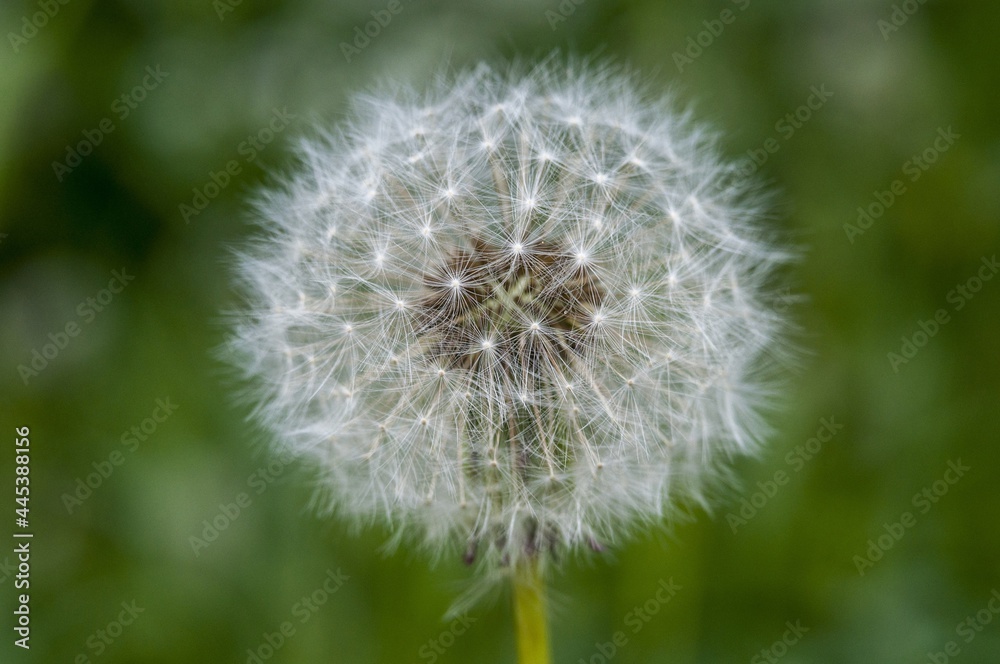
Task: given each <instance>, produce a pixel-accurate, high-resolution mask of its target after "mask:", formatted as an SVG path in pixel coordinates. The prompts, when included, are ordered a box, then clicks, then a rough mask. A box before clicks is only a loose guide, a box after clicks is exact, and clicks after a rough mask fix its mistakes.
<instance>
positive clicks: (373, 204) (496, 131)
mask: <svg viewBox="0 0 1000 664" xmlns="http://www.w3.org/2000/svg"><path fill="white" fill-rule="evenodd" d="M299 154H300V156H301V166H300V167H299V168H298V169H297V170H296V172H295V173H294V174H292V175H291V176H290V177H288V178H286V179H285V180H284V183H283V186H281V187H279V188H277V189H275V190H270V191H267V192H265V193H263V194H261V196H260V197H259V200H258V204H257V211H258V213H259V217H260V221H261V225H262V227H263V230H264V233H263V236H262V237H260V238H259V239H258V240H256V241H255V243H254V245H253V246H252V247H251V248H250V249H248V250H246V251H244V252H243V253H241V255H240V257H239V268H240V270H239V272H240V276H241V279H242V282H243V284H244V286H245V291H246V294H247V298H248V307H247V310H246V311H245V313H244V314H243V315H242V317H241V318H240V321H239V323H238V325H237V330H236V333H235V335H234V337H233V340H232V348H233V349H234V350H235V351H237V353H238V355H239V360H238V362H239V364H240V366H241V367H243V368H244V369H245V371H246V374H247V375H248V376H249V377H250V378H251V379H252V383H253V385H254V390H255V392H254V397H255V402H256V406H257V407H256V411H255V415H256V418H257V420H258V421H259V422H260V423H261V424H263V425H264V426H265V427H266V428H267V429H268V430H270V431H271V432H273V438H274V440H275V445H276V448H277V449H279V450H281V451H283V452H290V453H292V454H294V455H295V456H297V457H300V458H302V459H305V460H307V461H308V462H309V463H308V465H310V466H311V467H312V468H314V469H315V470H316V472H317V474H318V478H319V484H320V486H321V487H322V488H323V496H324V499H325V502H324V505H325V506H327V507H328V508H329V509H330V510H331V511H335V512H338V513H340V514H341V515H343V516H344V517H345V518H347V519H348V520H352V521H356V522H372V521H381V522H384V523H386V524H388V525H389V526H390V527H391V528H392V529H393V530H394V532H395V533H396V535H397V537H398V538H399V539H400V540H405V541H411V542H414V543H416V544H418V545H421V546H422V547H423V548H425V549H426V550H428V551H429V552H431V554H433V555H435V556H440V555H445V554H454V555H461V556H463V557H464V558H465V560H466V561H467V562H470V563H471V562H473V561H477V562H478V564H479V565H480V566H481V567H482V569H483V570H484V571H485V572H486V573H487V574H493V575H502V573H503V571H509V572H510V573H511V574H512V575H513V576H514V577H515V579H516V583H515V586H516V589H517V590H516V592H515V605H516V607H517V608H518V616H519V630H520V631H521V635H522V637H523V640H522V648H523V652H522V655H523V657H524V661H547V660H546V659H544V655H542V654H538V653H543V652H544V651H546V650H547V645H546V644H545V633H544V622H543V621H542V620H541V618H540V614H541V613H542V612H543V611H544V598H543V597H542V595H541V594H540V588H539V586H540V577H541V574H542V570H544V569H545V568H546V567H547V566H548V565H550V564H551V563H553V562H555V561H556V560H557V559H559V558H560V557H565V555H566V554H571V553H574V552H578V551H584V550H588V549H592V550H601V549H603V548H604V547H606V546H613V545H617V544H619V543H621V542H622V541H624V540H625V539H627V537H628V536H629V534H630V533H632V532H635V531H636V530H639V529H641V528H642V527H644V526H647V525H649V524H653V523H658V522H661V521H662V520H663V519H664V517H665V516H669V515H670V514H671V513H673V512H675V511H676V510H677V508H678V507H682V506H686V505H690V504H695V503H699V502H704V501H705V497H706V495H707V493H706V492H707V491H708V490H709V489H710V488H711V487H712V486H714V485H715V484H716V481H717V480H718V478H719V477H720V476H721V475H722V474H723V472H724V470H723V468H724V462H725V461H727V460H729V459H731V458H732V457H734V456H736V455H741V454H748V453H751V452H753V451H754V450H755V448H756V447H757V445H758V443H759V442H760V439H761V438H762V435H763V434H764V432H765V427H764V425H763V422H762V419H761V416H760V413H761V409H762V406H764V405H766V402H767V400H768V396H769V394H770V390H769V385H770V380H769V378H768V376H770V375H771V371H770V368H771V367H772V366H773V364H774V362H773V358H774V356H775V352H774V351H775V349H776V348H779V349H780V346H781V338H780V337H781V332H782V330H783V326H784V322H783V320H782V317H781V316H780V315H779V314H778V313H776V312H775V311H774V309H773V308H771V307H769V306H768V303H767V297H768V294H769V284H770V282H771V281H772V278H773V272H774V268H775V267H776V266H778V265H780V264H781V263H782V262H784V261H785V260H786V259H787V255H786V253H785V251H784V250H783V249H782V248H780V247H778V246H775V244H774V243H773V241H772V240H771V239H770V238H769V237H768V235H767V234H766V233H765V232H764V230H763V229H762V227H761V224H760V218H761V216H762V205H761V202H760V199H759V197H758V196H756V195H755V194H754V193H753V189H752V188H751V187H750V186H748V185H747V184H745V182H743V181H741V180H740V178H739V177H738V175H737V171H736V168H735V167H734V166H732V165H727V164H726V163H724V162H723V161H722V160H720V158H719V157H718V155H717V151H716V149H715V148H714V146H713V142H712V138H711V136H710V135H709V134H708V133H706V131H705V130H704V129H703V128H701V127H699V126H698V125H696V124H694V123H693V122H692V121H691V119H690V117H689V114H687V113H677V112H676V111H674V110H673V107H672V105H671V103H670V101H669V100H656V99H651V98H650V96H649V95H648V94H646V93H645V92H644V91H643V90H642V88H641V86H639V85H638V84H636V82H635V80H634V77H633V76H631V75H629V74H627V73H624V72H622V71H620V70H615V69H614V68H609V67H606V66H601V65H586V64H580V63H571V64H569V65H565V64H564V65H562V66H560V65H559V64H556V63H554V62H551V61H550V62H547V63H545V64H543V65H540V66H538V67H537V68H535V69H532V70H528V71H524V72H521V73H517V72H510V71H508V72H498V71H495V70H493V69H490V68H488V67H479V68H477V69H475V70H473V71H471V72H467V73H464V74H460V75H458V76H455V77H451V78H449V79H447V80H444V79H442V80H441V81H439V82H438V83H437V84H436V85H435V86H433V87H432V89H430V90H429V91H427V92H423V93H418V92H415V91H412V90H406V89H394V90H384V91H381V92H378V93H373V94H371V95H369V96H364V97H361V98H359V99H357V100H356V104H355V107H354V110H353V112H352V113H351V115H350V117H349V119H348V120H347V121H346V122H344V123H343V125H342V127H341V128H340V130H339V131H338V132H337V133H333V134H324V135H323V136H321V137H320V138H313V139H309V140H305V141H304V142H302V144H301V147H300V151H299ZM539 625H541V626H539ZM532 639H535V640H532ZM532 653H535V654H534V655H533V654H532ZM532 657H535V659H532Z"/></svg>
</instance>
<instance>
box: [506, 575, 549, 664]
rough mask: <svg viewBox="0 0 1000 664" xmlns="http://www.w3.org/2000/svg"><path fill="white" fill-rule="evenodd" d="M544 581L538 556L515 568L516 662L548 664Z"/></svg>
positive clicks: (547, 631) (547, 630) (547, 626)
mask: <svg viewBox="0 0 1000 664" xmlns="http://www.w3.org/2000/svg"><path fill="white" fill-rule="evenodd" d="M545 605H546V602H545V581H544V580H543V579H542V574H541V570H540V569H539V565H538V559H537V558H534V557H532V558H530V559H528V560H527V561H524V562H521V563H518V565H517V567H516V569H515V571H514V623H515V629H516V630H517V661H518V663H519V664H551V662H552V658H551V655H550V652H549V624H548V616H547V614H546V613H547V612H546V608H545Z"/></svg>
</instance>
